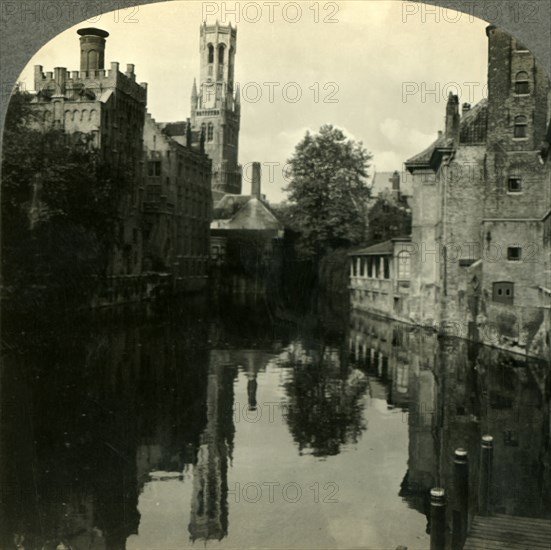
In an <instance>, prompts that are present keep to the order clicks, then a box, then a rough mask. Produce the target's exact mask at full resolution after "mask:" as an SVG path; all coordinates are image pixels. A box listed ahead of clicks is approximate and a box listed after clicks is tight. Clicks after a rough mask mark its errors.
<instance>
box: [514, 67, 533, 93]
mask: <svg viewBox="0 0 551 550" xmlns="http://www.w3.org/2000/svg"><path fill="white" fill-rule="evenodd" d="M529 93H530V82H529V79H528V73H527V72H526V71H520V72H518V73H517V75H516V77H515V94H517V95H527V94H529Z"/></svg>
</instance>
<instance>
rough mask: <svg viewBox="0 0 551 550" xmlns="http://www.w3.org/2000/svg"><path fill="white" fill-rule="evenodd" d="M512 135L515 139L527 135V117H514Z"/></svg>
mask: <svg viewBox="0 0 551 550" xmlns="http://www.w3.org/2000/svg"><path fill="white" fill-rule="evenodd" d="M513 135H514V137H515V138H516V139H524V138H526V137H528V119H527V118H526V117H525V116H524V115H519V116H516V117H515V126H514V130H513Z"/></svg>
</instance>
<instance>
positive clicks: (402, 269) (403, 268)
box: [398, 251, 411, 280]
mask: <svg viewBox="0 0 551 550" xmlns="http://www.w3.org/2000/svg"><path fill="white" fill-rule="evenodd" d="M410 275H411V255H410V253H409V252H406V251H404V252H400V253H399V254H398V280H407V279H409V278H410Z"/></svg>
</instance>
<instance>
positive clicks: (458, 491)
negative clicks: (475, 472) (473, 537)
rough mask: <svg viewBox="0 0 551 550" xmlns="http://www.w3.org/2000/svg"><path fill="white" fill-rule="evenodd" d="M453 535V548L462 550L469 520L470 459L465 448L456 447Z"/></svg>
mask: <svg viewBox="0 0 551 550" xmlns="http://www.w3.org/2000/svg"><path fill="white" fill-rule="evenodd" d="M453 489H454V507H453V514H452V516H453V520H452V521H453V537H452V549H453V550H461V549H462V548H463V543H464V542H465V538H466V536H467V528H468V520H469V460H468V455H467V451H466V450H465V449H461V448H459V449H456V450H455V453H454V461H453Z"/></svg>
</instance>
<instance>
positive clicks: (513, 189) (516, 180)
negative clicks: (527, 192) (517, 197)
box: [507, 176, 522, 193]
mask: <svg viewBox="0 0 551 550" xmlns="http://www.w3.org/2000/svg"><path fill="white" fill-rule="evenodd" d="M507 191H509V193H522V178H520V177H518V176H511V177H510V178H509V180H508V182H507Z"/></svg>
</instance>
